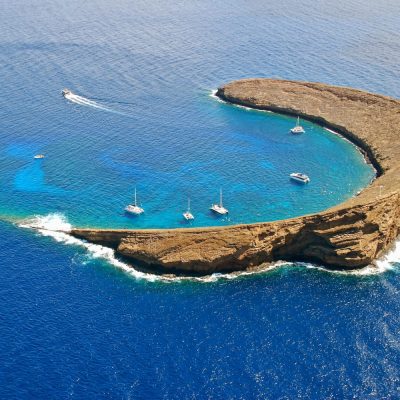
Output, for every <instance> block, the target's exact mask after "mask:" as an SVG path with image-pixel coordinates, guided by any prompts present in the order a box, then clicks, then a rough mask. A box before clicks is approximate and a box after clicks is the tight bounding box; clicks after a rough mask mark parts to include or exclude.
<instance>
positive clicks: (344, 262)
mask: <svg viewBox="0 0 400 400" xmlns="http://www.w3.org/2000/svg"><path fill="white" fill-rule="evenodd" d="M218 95H219V96H220V97H221V98H222V99H224V100H227V101H230V102H232V103H236V104H242V105H246V106H250V107H254V108H259V109H267V110H272V111H278V112H285V113H291V114H296V115H300V116H302V117H303V118H308V119H310V120H313V121H315V122H318V123H322V124H324V125H327V126H328V127H331V128H334V129H335V130H337V131H339V132H340V133H342V134H343V135H345V136H347V137H349V138H350V139H351V140H353V141H354V142H356V143H357V144H359V145H360V146H361V147H362V148H363V149H364V150H365V151H366V152H367V153H368V155H369V157H370V159H371V160H372V162H373V163H374V165H375V167H376V168H377V170H378V173H379V174H380V177H379V178H378V179H376V180H375V181H374V182H373V184H371V185H370V186H369V187H368V188H366V189H365V190H364V191H363V192H362V193H361V194H360V195H359V196H357V197H355V198H352V199H350V200H349V201H347V202H345V203H343V204H341V205H339V206H336V207H333V208H331V209H329V210H327V211H325V212H322V213H319V214H314V215H308V216H303V217H299V218H293V219H289V220H282V221H276V222H270V223H259V224H249V225H238V226H230V227H220V228H196V229H161V230H136V231H135V230H102V229H75V230H73V231H72V234H73V235H74V236H77V237H80V238H84V239H86V240H88V241H91V242H95V243H100V244H104V245H108V246H111V247H113V248H115V249H116V250H117V253H119V254H121V255H123V256H125V257H127V258H130V259H132V260H133V261H134V262H136V263H139V264H142V265H143V266H145V267H146V268H147V269H149V268H150V269H154V270H158V271H160V272H175V271H181V272H185V273H188V274H190V273H194V272H196V273H204V274H205V273H212V272H216V271H233V270H242V269H247V268H251V267H255V266H258V265H260V264H262V263H265V262H272V261H276V260H299V261H313V262H317V263H320V264H323V265H325V266H328V267H331V268H345V269H354V268H361V267H364V266H366V265H368V264H370V263H371V262H372V261H373V260H374V259H375V258H376V257H378V256H379V255H380V254H381V253H382V252H383V251H384V249H386V248H387V247H388V246H389V245H390V244H391V243H392V242H393V241H394V239H395V238H396V236H397V234H398V231H399V221H400V219H399V217H400V215H399V214H400V199H399V188H400V177H399V172H400V171H399V169H400V168H399V166H400V161H398V160H397V158H398V157H397V156H398V154H400V153H399V150H400V148H399V143H400V141H399V140H398V138H397V131H396V129H397V127H398V126H400V124H399V122H400V102H399V101H397V100H394V99H391V98H388V97H384V96H379V95H374V94H370V93H366V92H362V91H358V90H354V89H349V88H339V87H333V86H328V85H324V84H317V83H306V82H290V81H276V80H268V79H248V80H242V81H236V82H232V83H230V84H228V85H226V86H224V87H222V88H220V89H219V90H218Z"/></svg>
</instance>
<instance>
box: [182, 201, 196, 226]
mask: <svg viewBox="0 0 400 400" xmlns="http://www.w3.org/2000/svg"><path fill="white" fill-rule="evenodd" d="M182 215H183V218H185V219H186V221H192V220H194V216H193V214H192V213H191V212H190V199H189V198H188V208H187V211H186V212H184V213H183V214H182Z"/></svg>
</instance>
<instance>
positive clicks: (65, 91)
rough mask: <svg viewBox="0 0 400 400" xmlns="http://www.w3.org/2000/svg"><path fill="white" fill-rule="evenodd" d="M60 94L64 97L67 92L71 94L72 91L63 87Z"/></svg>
mask: <svg viewBox="0 0 400 400" xmlns="http://www.w3.org/2000/svg"><path fill="white" fill-rule="evenodd" d="M61 94H62V95H63V96H64V97H66V96H68V95H69V94H72V92H71V91H70V90H69V89H63V90H62V92H61Z"/></svg>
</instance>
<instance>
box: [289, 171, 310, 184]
mask: <svg viewBox="0 0 400 400" xmlns="http://www.w3.org/2000/svg"><path fill="white" fill-rule="evenodd" d="M290 178H291V179H293V180H294V181H297V182H301V183H308V182H310V178H309V177H308V176H307V175H306V174H302V173H301V172H293V173H292V174H290Z"/></svg>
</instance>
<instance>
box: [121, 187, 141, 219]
mask: <svg viewBox="0 0 400 400" xmlns="http://www.w3.org/2000/svg"><path fill="white" fill-rule="evenodd" d="M125 211H126V212H128V213H130V214H135V215H140V214H143V213H144V210H143V208H142V207H139V206H138V205H137V200H136V187H135V202H134V203H133V204H129V205H127V206H126V207H125Z"/></svg>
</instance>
